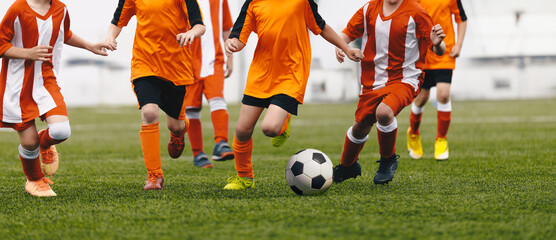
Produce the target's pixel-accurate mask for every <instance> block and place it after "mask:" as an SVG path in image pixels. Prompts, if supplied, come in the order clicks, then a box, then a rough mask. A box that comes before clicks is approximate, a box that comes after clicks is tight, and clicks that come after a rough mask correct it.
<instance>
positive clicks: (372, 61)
mask: <svg viewBox="0 0 556 240" xmlns="http://www.w3.org/2000/svg"><path fill="white" fill-rule="evenodd" d="M382 5H383V0H372V1H369V2H368V3H366V4H365V5H364V6H363V7H362V8H361V9H359V11H357V12H356V13H355V15H353V17H352V18H351V20H350V21H349V23H348V25H347V27H346V28H345V29H344V30H343V33H345V34H346V35H347V36H348V37H349V38H350V39H351V40H355V39H357V38H360V37H362V47H361V50H362V51H363V54H364V55H365V58H363V60H362V61H361V62H360V63H359V66H360V69H359V70H360V71H359V73H360V76H359V81H360V83H361V85H362V87H361V91H362V92H366V91H370V90H375V89H380V88H383V87H385V86H386V85H389V84H392V83H394V82H398V81H401V82H404V83H407V84H409V85H411V86H413V88H414V89H415V91H417V90H418V89H419V86H420V85H421V83H422V82H423V77H424V75H423V74H422V73H423V71H422V70H423V67H424V65H425V56H426V54H427V49H428V48H429V47H432V42H431V41H430V32H431V29H432V27H433V24H432V21H431V18H430V16H429V15H428V14H427V12H426V11H425V10H424V9H423V8H422V7H421V6H420V5H419V4H418V3H417V2H416V1H415V0H404V1H403V2H402V3H401V5H400V6H399V7H398V9H396V11H395V12H393V13H392V14H390V16H384V14H383V12H382Z"/></svg>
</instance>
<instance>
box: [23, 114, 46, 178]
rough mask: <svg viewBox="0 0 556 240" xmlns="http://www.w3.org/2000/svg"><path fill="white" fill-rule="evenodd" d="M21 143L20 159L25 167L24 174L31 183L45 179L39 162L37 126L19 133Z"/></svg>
mask: <svg viewBox="0 0 556 240" xmlns="http://www.w3.org/2000/svg"><path fill="white" fill-rule="evenodd" d="M18 134H19V141H20V143H21V145H19V158H20V159H21V164H22V165H23V173H25V176H27V179H29V180H30V181H38V180H40V179H42V178H44V174H43V172H42V171H41V163H40V161H39V142H40V140H39V135H38V134H37V127H36V126H35V124H33V125H32V126H30V127H28V128H26V129H24V130H21V131H18Z"/></svg>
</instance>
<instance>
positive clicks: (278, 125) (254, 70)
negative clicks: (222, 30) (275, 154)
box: [224, 0, 363, 190]
mask: <svg viewBox="0 0 556 240" xmlns="http://www.w3.org/2000/svg"><path fill="white" fill-rule="evenodd" d="M307 29H309V30H311V31H312V32H313V33H314V34H321V36H322V37H323V38H324V39H326V40H327V41H328V42H330V43H332V44H334V45H336V46H337V47H339V48H341V49H342V50H343V51H344V52H346V53H347V55H348V57H349V58H350V59H352V60H354V61H359V60H360V59H361V58H362V57H363V55H362V54H361V51H360V50H359V49H353V48H351V47H349V45H348V44H346V43H345V42H344V41H342V39H341V38H340V37H339V36H338V34H336V32H335V31H334V30H333V29H332V28H331V27H330V26H328V25H327V24H326V22H325V21H324V20H323V19H322V17H321V16H320V15H319V13H318V7H317V4H316V3H315V1H313V0H289V1H282V0H252V1H251V0H248V1H246V2H245V4H244V5H243V8H242V10H241V13H240V15H239V17H238V19H237V20H236V23H235V25H234V28H233V30H232V34H231V35H230V39H228V40H227V41H226V54H227V55H228V56H229V55H232V52H237V51H240V50H241V49H243V47H245V43H246V42H247V39H248V38H249V35H250V34H251V32H255V33H257V35H258V36H259V40H258V43H257V48H256V49H255V55H254V56H253V61H252V62H251V67H250V69H249V75H248V77H247V85H246V87H245V92H244V96H243V100H242V103H243V104H242V106H241V110H240V113H239V120H238V122H237V124H236V134H235V137H234V142H233V149H234V155H235V159H236V161H235V168H236V171H237V175H236V176H233V177H231V178H229V179H228V184H227V185H226V186H225V187H224V189H231V190H238V189H245V188H252V187H253V186H254V182H253V177H254V174H253V167H252V164H251V154H252V151H253V141H252V138H251V135H252V134H253V128H254V127H255V124H256V123H257V120H258V119H259V116H260V115H261V113H262V111H263V110H264V109H265V108H268V110H267V112H266V115H265V117H264V118H263V122H262V125H261V128H262V131H263V133H264V134H265V135H266V136H269V137H273V138H272V139H271V142H272V144H273V145H274V146H280V145H282V144H283V143H284V141H285V140H286V138H287V137H288V135H289V133H288V131H289V125H290V124H289V120H290V116H291V114H293V115H297V106H298V105H299V104H302V103H303V97H304V94H305V87H306V85H307V80H308V77H309V70H310V68H311V44H310V41H309V33H308V31H307ZM277 137H278V138H277Z"/></svg>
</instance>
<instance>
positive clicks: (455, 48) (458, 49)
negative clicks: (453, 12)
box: [450, 21, 467, 58]
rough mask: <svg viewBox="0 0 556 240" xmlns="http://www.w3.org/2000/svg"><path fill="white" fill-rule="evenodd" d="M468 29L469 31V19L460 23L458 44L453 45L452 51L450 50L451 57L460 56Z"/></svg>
mask: <svg viewBox="0 0 556 240" xmlns="http://www.w3.org/2000/svg"><path fill="white" fill-rule="evenodd" d="M466 31H467V21H463V22H460V23H458V39H457V41H456V44H455V45H454V46H453V47H452V51H451V52H450V57H453V58H457V57H459V54H460V53H461V46H462V45H463V39H464V38H465V32H466Z"/></svg>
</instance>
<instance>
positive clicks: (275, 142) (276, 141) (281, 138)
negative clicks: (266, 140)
mask: <svg viewBox="0 0 556 240" xmlns="http://www.w3.org/2000/svg"><path fill="white" fill-rule="evenodd" d="M291 121H292V118H291V115H288V127H287V128H286V131H284V132H283V133H282V134H280V135H278V136H276V137H271V138H270V143H271V144H272V146H274V147H281V146H282V145H284V143H286V140H288V138H289V137H290V126H291Z"/></svg>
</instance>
